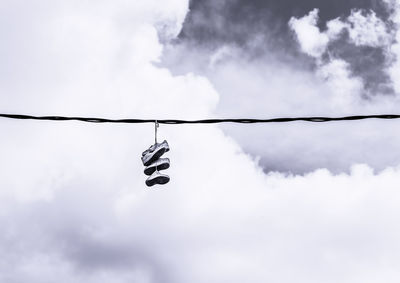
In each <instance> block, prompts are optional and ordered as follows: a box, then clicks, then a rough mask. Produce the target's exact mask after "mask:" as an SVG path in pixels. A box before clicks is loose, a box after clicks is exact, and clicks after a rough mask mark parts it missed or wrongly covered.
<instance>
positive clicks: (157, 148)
mask: <svg viewBox="0 0 400 283" xmlns="http://www.w3.org/2000/svg"><path fill="white" fill-rule="evenodd" d="M168 151H169V145H168V142H167V141H163V142H162V143H156V144H154V145H152V146H151V147H150V148H149V149H148V150H147V151H145V152H144V155H143V156H142V162H143V165H144V166H149V165H150V164H151V163H153V162H154V161H156V160H157V159H159V158H160V157H161V156H162V155H163V154H164V153H165V152H168Z"/></svg>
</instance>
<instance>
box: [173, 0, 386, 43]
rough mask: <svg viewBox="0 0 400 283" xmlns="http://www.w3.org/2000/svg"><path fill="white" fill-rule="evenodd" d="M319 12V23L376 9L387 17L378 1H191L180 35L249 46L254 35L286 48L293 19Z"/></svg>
mask: <svg viewBox="0 0 400 283" xmlns="http://www.w3.org/2000/svg"><path fill="white" fill-rule="evenodd" d="M314 8H319V9H320V19H321V21H320V23H321V25H323V24H322V23H324V22H325V21H327V20H329V19H333V18H337V17H341V16H347V15H348V14H349V13H350V10H351V9H373V10H375V11H376V12H377V13H378V15H381V16H383V17H386V16H387V15H386V12H385V9H384V7H383V6H382V5H381V4H380V1H378V0H329V1H320V0H304V1H294V0H281V1H276V0H223V1H214V0H192V1H191V3H190V12H189V14H188V16H187V19H186V22H185V25H184V27H183V30H182V32H181V34H180V38H181V39H183V40H189V41H194V42H195V43H196V44H198V45H211V46H215V44H220V43H236V44H239V45H242V46H247V45H249V43H248V41H249V40H250V39H251V38H252V37H254V36H255V35H259V34H264V35H266V36H267V38H266V39H267V40H266V42H263V44H267V45H268V46H270V47H274V46H275V47H277V46H278V47H282V45H287V43H288V42H289V39H290V32H289V29H288V26H287V23H288V21H289V19H290V18H291V17H302V16H304V15H305V14H307V13H308V12H309V11H310V10H312V9H314Z"/></svg>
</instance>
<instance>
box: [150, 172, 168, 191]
mask: <svg viewBox="0 0 400 283" xmlns="http://www.w3.org/2000/svg"><path fill="white" fill-rule="evenodd" d="M168 182H169V176H168V175H165V174H161V173H160V172H158V171H154V173H153V174H152V175H151V176H150V177H149V178H147V180H146V185H147V186H148V187H152V186H154V185H156V184H158V185H164V184H166V183H168Z"/></svg>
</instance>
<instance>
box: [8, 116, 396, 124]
mask: <svg viewBox="0 0 400 283" xmlns="http://www.w3.org/2000/svg"><path fill="white" fill-rule="evenodd" d="M0 117H3V118H9V119H18V120H42V121H81V122H87V123H121V124H143V123H155V122H156V121H157V122H158V123H159V124H170V125H172V124H219V123H239V124H257V123H289V122H296V121H304V122H313V123H323V122H334V121H357V120H367V119H384V120H393V119H400V115H395V114H385V115H365V116H362V115H357V116H345V117H293V118H271V119H204V120H174V119H160V120H158V119H106V118H90V117H66V116H31V115H21V114H0Z"/></svg>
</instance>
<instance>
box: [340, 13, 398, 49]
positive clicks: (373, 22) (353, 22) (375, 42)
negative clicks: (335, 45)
mask: <svg viewBox="0 0 400 283" xmlns="http://www.w3.org/2000/svg"><path fill="white" fill-rule="evenodd" d="M347 20H348V22H349V24H350V25H349V26H348V31H349V36H350V40H351V41H352V42H353V43H354V44H355V45H356V46H371V47H382V46H383V47H384V46H387V45H388V44H390V42H391V34H390V33H388V31H387V27H386V24H385V23H384V22H383V21H382V20H381V19H380V18H378V17H377V16H376V13H375V12H374V11H370V12H369V13H368V14H367V15H363V13H362V11H360V10H353V11H352V12H351V15H350V16H349V17H348V19H347Z"/></svg>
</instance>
